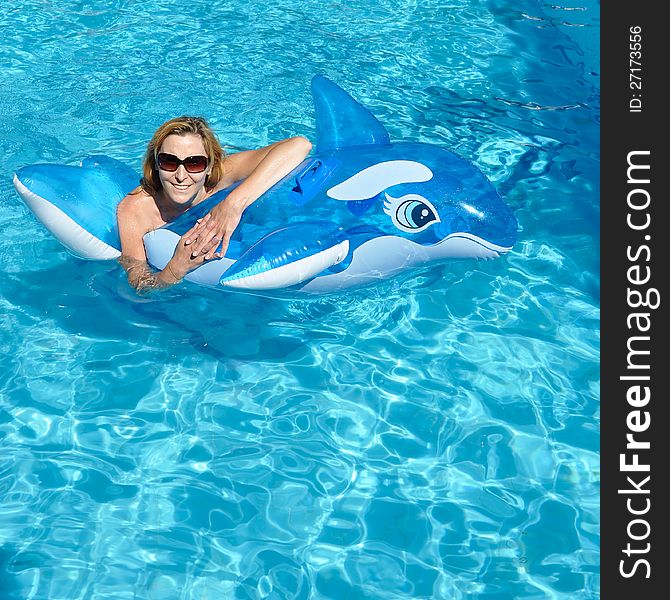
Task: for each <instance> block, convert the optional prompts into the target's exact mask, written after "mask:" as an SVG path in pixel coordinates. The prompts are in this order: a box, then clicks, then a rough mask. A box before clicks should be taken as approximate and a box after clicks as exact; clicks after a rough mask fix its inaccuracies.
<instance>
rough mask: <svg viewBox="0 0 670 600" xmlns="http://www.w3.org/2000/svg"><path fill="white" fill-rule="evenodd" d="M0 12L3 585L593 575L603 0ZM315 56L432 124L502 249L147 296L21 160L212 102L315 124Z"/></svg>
mask: <svg viewBox="0 0 670 600" xmlns="http://www.w3.org/2000/svg"><path fill="white" fill-rule="evenodd" d="M7 4H8V6H7V7H5V5H4V4H3V8H2V18H1V19H0V115H2V121H3V133H2V135H1V136H0V152H1V154H2V157H3V167H2V172H1V175H0V231H2V234H1V235H0V259H1V260H0V324H1V328H0V598H1V599H2V600H9V599H11V600H15V599H22V600H23V599H40V600H41V599H50V600H51V599H54V600H55V599H67V600H72V599H114V600H126V599H127V600H130V599H133V600H139V599H154V598H155V599H160V600H172V599H174V600H177V599H179V600H187V599H189V600H190V599H198V600H200V599H210V598H216V599H220V598H223V599H228V598H249V599H252V598H253V599H261V598H264V599H265V598H267V599H273V600H274V599H284V598H299V599H306V598H314V599H326V598H334V599H338V600H339V599H342V600H354V599H358V598H365V599H379V600H395V599H410V598H411V599H414V598H444V599H465V598H468V599H470V598H482V599H506V598H509V599H516V598H533V599H536V598H565V599H571V600H573V599H586V598H597V597H598V595H599V591H598V590H599V586H598V573H599V541H600V536H599V492H598V485H599V455H598V448H599V366H598V359H599V295H598V294H599V255H598V247H599V232H598V220H599V200H598V192H599V190H598V161H599V142H598V138H599V123H598V121H599V105H598V103H599V75H598V73H599V55H598V37H599V5H598V3H597V2H594V1H593V0H582V1H580V2H577V1H574V2H573V1H569V2H567V3H563V4H560V5H559V4H552V5H550V4H545V3H543V2H534V1H530V0H526V1H522V0H518V1H517V0H491V1H487V2H484V1H482V2H478V1H476V0H468V1H466V0H462V1H461V0H457V1H452V2H446V1H445V0H394V1H391V0H360V1H359V2H351V3H346V4H340V3H336V2H323V1H321V2H317V1H315V0H290V1H289V0H275V1H274V2H256V3H254V2H245V1H242V0H230V1H229V2H222V1H221V2H213V1H212V0H207V1H205V0H191V1H190V2H176V1H174V0H160V1H159V0H105V1H103V0H95V1H92V0H89V1H83V0H82V1H77V2H75V1H72V2H50V1H48V0H16V1H14V2H12V3H7ZM315 73H323V74H325V75H327V76H328V77H330V78H331V79H333V80H334V81H336V82H337V83H339V84H340V85H342V86H343V87H344V88H345V89H347V90H348V91H350V92H351V93H352V94H353V95H354V96H355V97H356V98H357V99H358V100H360V101H362V102H363V103H364V104H365V105H366V106H368V107H369V108H370V109H371V110H372V111H373V112H374V113H375V114H376V115H377V116H378V118H379V119H380V120H381V121H382V122H383V123H384V124H385V125H386V127H387V129H388V130H389V132H390V135H391V138H392V139H396V140H397V139H410V140H418V141H423V142H428V143H434V144H439V145H443V146H445V147H448V148H451V149H453V150H454V151H456V152H457V153H459V154H461V155H462V156H464V157H465V158H468V159H470V160H472V161H474V162H475V163H476V164H477V165H478V166H479V167H480V168H481V169H482V170H483V171H484V173H485V174H486V175H487V176H488V177H489V178H490V179H491V180H492V181H493V182H494V184H495V185H496V187H497V188H498V189H499V190H500V192H501V194H502V195H503V197H504V198H505V201H506V202H507V203H508V204H509V205H510V206H511V207H512V208H513V210H514V212H515V214H516V217H517V218H518V220H519V223H520V232H519V242H518V243H517V245H516V246H515V248H514V250H513V251H512V252H511V253H510V254H509V255H508V256H506V257H504V258H502V259H500V260H497V261H488V262H476V261H473V260H466V261H461V262H453V263H450V264H446V265H441V266H438V267H433V268H429V269H425V270H423V271H420V272H418V273H416V274H415V275H413V276H409V277H403V278H400V279H396V280H392V281H387V282H383V283H381V284H379V285H378V286H375V287H373V288H370V289H364V290H360V291H357V292H351V293H347V294H344V295H340V296H334V297H326V298H321V299H315V300H310V301H285V300H272V299H266V298H261V297H252V296H245V295H240V294H234V293H215V292H203V291H202V290H195V289H194V288H188V287H186V288H182V289H179V290H174V291H170V292H166V293H165V294H163V295H162V296H161V297H159V298H155V299H138V298H136V297H135V296H134V294H133V293H132V291H131V290H130V289H129V287H128V286H127V284H126V282H125V279H124V276H123V273H122V271H121V269H120V267H119V266H118V265H116V264H115V263H93V262H84V261H80V260H77V259H75V258H72V257H71V256H69V255H67V254H66V253H65V252H64V250H63V249H62V247H61V246H60V245H59V244H58V242H56V241H55V240H54V239H53V238H52V237H51V236H50V235H49V234H48V233H47V232H46V231H45V230H44V228H43V227H42V226H41V225H40V224H39V223H38V222H37V221H36V220H35V219H34V218H33V217H32V215H31V214H30V212H29V211H28V210H27V209H26V208H25V207H24V206H23V205H22V203H21V201H20V200H19V198H18V196H17V195H16V194H15V192H14V190H13V187H12V183H11V180H12V175H13V172H14V171H15V170H16V169H17V168H19V167H20V166H23V165H26V164H31V163H35V162H58V163H71V164H75V163H76V162H77V161H78V160H80V159H81V158H82V157H84V156H86V155H87V154H94V153H104V154H108V155H110V156H113V157H115V158H118V159H121V160H124V161H126V162H128V163H129V164H131V165H132V166H134V167H135V168H139V165H140V159H141V155H142V153H143V151H144V147H145V144H146V142H147V141H148V139H149V138H150V136H151V134H152V133H153V131H154V129H155V128H156V127H157V126H158V125H159V124H160V123H162V122H163V121H164V120H166V119H167V118H169V117H172V116H176V115H179V114H182V113H194V114H200V115H204V116H207V117H208V118H209V119H210V121H211V123H212V124H213V126H214V127H215V129H216V131H217V132H218V134H219V135H220V137H221V139H222V141H223V142H224V144H226V145H227V146H229V148H231V149H240V148H251V147H257V146H259V145H262V144H266V143H269V142H271V141H275V140H277V139H280V138H283V137H287V136H290V135H305V136H307V137H310V138H313V136H314V118H313V112H312V105H311V98H310V95H309V80H310V78H311V77H312V75H314V74H315Z"/></svg>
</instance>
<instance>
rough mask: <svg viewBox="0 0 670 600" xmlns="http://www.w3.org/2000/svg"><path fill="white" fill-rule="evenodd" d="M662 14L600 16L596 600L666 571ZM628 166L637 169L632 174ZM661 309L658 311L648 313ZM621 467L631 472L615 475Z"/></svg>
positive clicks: (646, 10) (667, 74) (621, 594)
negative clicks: (598, 569) (598, 540)
mask: <svg viewBox="0 0 670 600" xmlns="http://www.w3.org/2000/svg"><path fill="white" fill-rule="evenodd" d="M662 6H663V5H662V4H659V3H653V2H645V1H644V0H638V1H637V2H630V3H614V2H609V3H607V5H606V6H603V7H602V11H601V74H602V77H601V92H602V93H601V98H602V104H601V285H602V295H601V299H602V300H601V311H602V312H601V334H602V337H601V467H602V469H601V473H602V489H601V508H602V510H601V517H602V524H601V550H602V552H601V597H602V598H605V599H609V598H634V599H635V598H636V596H633V595H632V594H635V593H638V592H639V593H640V596H637V598H662V597H666V595H667V590H666V589H665V588H666V587H667V586H666V581H665V580H666V579H668V574H667V571H668V569H670V567H668V566H666V554H667V549H666V539H665V534H666V522H667V518H666V516H665V514H666V512H667V511H670V504H669V503H668V491H667V490H668V488H669V487H670V483H666V481H665V480H666V475H667V473H666V470H665V467H666V465H667V464H668V463H670V452H669V450H668V446H669V445H670V444H667V443H665V440H664V438H666V437H668V436H669V435H670V424H668V423H667V421H666V419H665V413H666V404H667V403H668V402H669V400H668V397H667V394H666V393H664V392H665V390H666V385H665V380H666V378H667V375H666V373H667V372H668V371H669V370H670V365H668V366H666V365H665V364H664V363H665V360H666V356H668V355H670V352H669V351H668V350H666V348H665V347H664V346H665V343H664V341H665V332H664V327H662V325H661V311H663V309H664V304H663V303H664V302H665V301H668V300H669V299H670V297H668V296H667V294H666V291H667V284H666V282H667V280H668V279H669V274H668V270H669V269H668V262H669V261H670V256H669V254H670V253H668V250H667V249H665V246H666V244H667V242H668V241H669V239H670V235H669V234H667V233H666V232H665V230H664V228H665V225H666V223H667V222H668V221H664V219H666V217H665V214H666V213H667V212H668V211H667V207H666V206H665V205H667V204H670V199H669V198H668V191H667V187H666V185H667V184H666V182H665V181H664V180H665V177H666V176H667V174H668V173H670V162H668V151H667V145H668V144H670V136H664V135H663V133H662V129H670V127H669V123H670V119H669V118H668V114H669V112H668V111H669V110H670V105H668V103H667V96H666V94H664V89H665V88H667V87H668V82H669V81H670V69H669V68H668V67H667V66H666V64H664V63H667V60H666V59H667V57H668V56H669V55H670V53H669V52H668V47H667V45H666V41H668V42H670V30H669V29H668V27H667V23H666V22H665V21H664V19H663V18H662V17H661V15H660V8H659V7H662ZM638 28H639V30H638ZM636 36H639V39H638V38H637V37H636ZM638 43H639V44H640V47H639V48H638V46H636V45H635V44H638ZM635 52H640V55H639V56H638V55H637V54H635ZM631 53H633V54H631ZM631 60H634V61H635V62H631ZM636 63H641V64H639V65H638V64H636ZM638 68H639V69H641V70H639V71H637V70H635V69H638ZM637 77H640V79H637ZM638 84H639V85H638ZM630 164H633V165H635V166H634V167H633V168H632V169H629V167H630ZM645 167H648V168H645ZM631 205H632V207H631ZM647 276H649V279H648V280H647ZM653 290H656V292H654V291H653ZM659 300H660V305H659V306H658V307H657V308H652V307H651V305H655V304H657V302H658V301H659ZM636 304H640V306H635V305H636ZM644 304H648V305H650V306H644ZM635 315H638V316H635ZM642 315H647V316H642ZM645 328H647V329H646V330H645ZM666 430H667V431H666ZM628 435H631V436H632V438H630V439H629V438H627V436H628ZM631 439H632V440H633V441H632V443H630V445H631V447H629V448H627V444H629V442H630V441H631ZM646 443H648V444H649V448H648V449H647V448H646V447H645V444H646ZM622 455H624V456H625V459H624V462H625V463H626V464H627V465H629V466H628V467H626V466H624V467H623V468H622V465H621V456H622ZM636 456H637V458H636ZM636 461H637V462H638V463H639V465H640V467H639V468H640V469H644V468H645V466H648V469H649V470H633V469H637V468H638V467H635V466H630V465H634V463H635V462H636ZM647 477H649V479H647ZM629 478H630V479H629Z"/></svg>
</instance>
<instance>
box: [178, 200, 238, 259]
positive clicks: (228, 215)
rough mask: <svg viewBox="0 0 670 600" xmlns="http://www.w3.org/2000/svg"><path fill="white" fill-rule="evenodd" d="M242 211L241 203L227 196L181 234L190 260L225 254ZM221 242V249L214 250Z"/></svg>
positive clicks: (217, 256)
mask: <svg viewBox="0 0 670 600" xmlns="http://www.w3.org/2000/svg"><path fill="white" fill-rule="evenodd" d="M243 211H244V208H243V203H238V202H235V201H234V200H233V199H232V198H230V197H228V198H226V199H224V200H223V201H222V202H219V204H217V205H216V206H215V207H214V208H213V209H212V210H211V212H210V213H208V214H207V215H205V216H204V217H203V218H202V219H201V220H200V222H199V223H197V224H196V226H195V227H193V229H191V230H190V232H187V233H185V234H184V236H183V238H182V239H183V240H184V245H185V246H188V247H189V248H190V250H191V258H192V260H197V259H198V257H202V258H203V260H210V259H212V258H221V257H222V256H225V254H226V250H227V249H228V244H229V243H230V237H231V236H232V235H233V232H234V231H235V228H236V227H237V226H238V224H239V222H240V219H241V217H242V212H243ZM219 244H221V249H220V250H219V251H218V252H216V249H217V247H218V246H219Z"/></svg>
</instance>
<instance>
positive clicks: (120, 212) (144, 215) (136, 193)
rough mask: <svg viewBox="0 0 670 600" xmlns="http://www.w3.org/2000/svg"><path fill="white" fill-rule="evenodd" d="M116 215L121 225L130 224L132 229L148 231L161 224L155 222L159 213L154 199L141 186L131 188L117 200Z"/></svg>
mask: <svg viewBox="0 0 670 600" xmlns="http://www.w3.org/2000/svg"><path fill="white" fill-rule="evenodd" d="M116 215H117V219H118V221H119V225H120V226H121V227H123V226H124V225H125V226H129V225H132V226H133V228H134V229H135V228H136V229H140V230H146V231H150V230H151V229H155V227H160V225H161V224H160V223H159V222H157V217H158V216H159V215H158V209H157V207H156V203H155V202H154V199H153V198H152V197H151V195H149V194H148V193H147V192H145V191H144V190H143V189H141V188H137V189H135V190H133V191H132V192H130V194H128V195H127V196H126V197H125V198H123V200H121V202H119V205H118V206H117V207H116ZM146 231H145V233H146Z"/></svg>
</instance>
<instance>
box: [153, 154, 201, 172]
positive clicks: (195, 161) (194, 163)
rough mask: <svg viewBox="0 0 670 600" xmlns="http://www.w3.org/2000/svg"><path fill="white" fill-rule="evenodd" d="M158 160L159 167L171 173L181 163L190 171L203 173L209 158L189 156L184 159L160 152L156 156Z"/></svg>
mask: <svg viewBox="0 0 670 600" xmlns="http://www.w3.org/2000/svg"><path fill="white" fill-rule="evenodd" d="M156 162H157V163H158V168H159V169H162V170H163V171H168V172H169V173H173V172H174V171H176V170H177V169H178V168H179V165H184V168H185V169H186V171H187V172H188V173H202V172H203V171H204V170H205V169H206V168H207V165H208V164H209V159H208V158H207V157H206V156H187V157H186V158H185V159H184V160H181V159H180V158H177V157H176V156H175V155H174V154H167V153H165V152H159V153H158V156H156Z"/></svg>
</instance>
